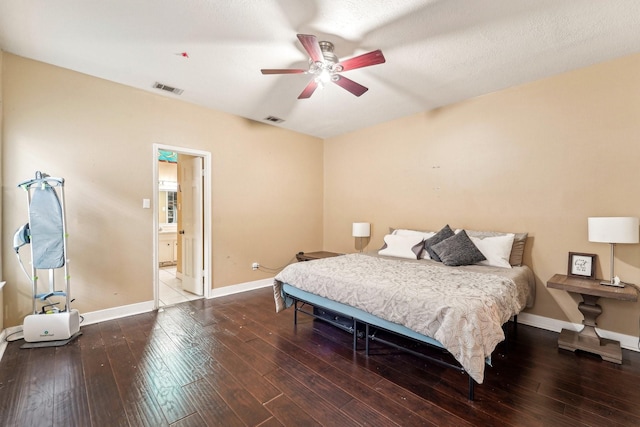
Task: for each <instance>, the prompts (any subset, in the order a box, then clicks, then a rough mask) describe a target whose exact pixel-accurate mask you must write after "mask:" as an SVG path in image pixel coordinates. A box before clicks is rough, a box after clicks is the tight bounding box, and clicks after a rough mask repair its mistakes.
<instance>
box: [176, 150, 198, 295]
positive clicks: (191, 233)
mask: <svg viewBox="0 0 640 427" xmlns="http://www.w3.org/2000/svg"><path fill="white" fill-rule="evenodd" d="M178 162H179V163H180V169H181V171H182V172H181V177H180V187H181V188H180V189H181V191H182V207H181V208H182V209H181V211H180V215H182V230H180V234H179V236H178V238H181V239H182V289H184V290H185V291H188V292H191V293H193V294H196V295H203V294H204V284H203V279H202V264H203V251H202V239H203V237H202V158H201V157H193V156H188V155H182V154H179V155H178Z"/></svg>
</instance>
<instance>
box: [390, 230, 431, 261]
mask: <svg viewBox="0 0 640 427" xmlns="http://www.w3.org/2000/svg"><path fill="white" fill-rule="evenodd" d="M391 234H393V235H396V236H422V240H427V239H428V238H429V237H433V236H435V235H436V232H435V231H417V230H406V229H403V228H398V229H397V230H393V233H391ZM418 258H421V259H431V257H430V256H429V252H427V251H426V250H425V249H423V250H422V254H420V256H419V257H418Z"/></svg>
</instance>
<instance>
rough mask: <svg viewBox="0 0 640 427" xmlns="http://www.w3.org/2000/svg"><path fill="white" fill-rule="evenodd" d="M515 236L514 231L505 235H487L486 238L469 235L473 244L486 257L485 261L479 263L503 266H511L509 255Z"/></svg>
mask: <svg viewBox="0 0 640 427" xmlns="http://www.w3.org/2000/svg"><path fill="white" fill-rule="evenodd" d="M514 237H515V235H514V234H513V233H508V234H505V235H504V236H495V237H485V238H484V239H481V238H479V237H473V236H469V238H470V239H471V241H472V242H473V244H474V245H476V247H477V248H478V249H479V250H480V252H482V255H484V257H485V258H486V260H485V261H480V262H479V264H482V265H490V266H493V267H503V268H511V264H509V256H510V255H511V248H512V247H513V238H514Z"/></svg>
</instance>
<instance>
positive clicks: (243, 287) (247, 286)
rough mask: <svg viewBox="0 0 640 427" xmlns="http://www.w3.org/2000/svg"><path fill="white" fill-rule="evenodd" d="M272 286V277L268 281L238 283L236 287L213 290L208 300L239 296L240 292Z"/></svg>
mask: <svg viewBox="0 0 640 427" xmlns="http://www.w3.org/2000/svg"><path fill="white" fill-rule="evenodd" d="M269 286H273V277H272V278H270V279H262V280H254V281H253V282H246V283H240V284H237V285H231V286H224V287H222V288H214V289H212V290H211V293H210V294H209V298H219V297H224V296H227V295H233V294H239V293H240V292H247V291H252V290H254V289H260V288H266V287H269Z"/></svg>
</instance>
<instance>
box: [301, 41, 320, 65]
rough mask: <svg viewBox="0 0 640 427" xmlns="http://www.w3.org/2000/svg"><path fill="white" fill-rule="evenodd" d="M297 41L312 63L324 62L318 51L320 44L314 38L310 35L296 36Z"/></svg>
mask: <svg viewBox="0 0 640 427" xmlns="http://www.w3.org/2000/svg"><path fill="white" fill-rule="evenodd" d="M298 39H299V40H300V43H302V47H304V50H306V51H307V53H308V54H309V57H310V58H311V59H312V60H313V62H324V56H323V55H322V50H321V49H320V44H319V43H318V39H317V38H316V36H312V35H310V34H298Z"/></svg>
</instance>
